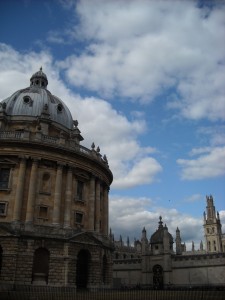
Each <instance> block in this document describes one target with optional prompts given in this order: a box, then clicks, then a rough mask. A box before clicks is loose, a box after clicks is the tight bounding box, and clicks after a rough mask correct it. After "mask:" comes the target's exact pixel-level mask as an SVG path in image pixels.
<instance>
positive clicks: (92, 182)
mask: <svg viewBox="0 0 225 300" xmlns="http://www.w3.org/2000/svg"><path fill="white" fill-rule="evenodd" d="M94 214H95V176H94V175H92V177H91V180H90V188H89V230H95V225H94V224H95V215H94Z"/></svg>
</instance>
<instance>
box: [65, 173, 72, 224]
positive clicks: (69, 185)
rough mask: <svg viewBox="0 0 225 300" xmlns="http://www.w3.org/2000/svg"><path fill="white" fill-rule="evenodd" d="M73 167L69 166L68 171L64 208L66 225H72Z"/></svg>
mask: <svg viewBox="0 0 225 300" xmlns="http://www.w3.org/2000/svg"><path fill="white" fill-rule="evenodd" d="M72 178H73V174H72V169H71V168H69V169H68V171H67V179H66V195H65V196H66V197H65V208H64V227H65V228H68V227H70V216H71V200H72Z"/></svg>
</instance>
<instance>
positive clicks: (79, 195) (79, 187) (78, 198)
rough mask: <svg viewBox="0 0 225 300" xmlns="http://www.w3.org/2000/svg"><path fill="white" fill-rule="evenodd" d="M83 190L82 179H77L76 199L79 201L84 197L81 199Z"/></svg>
mask: <svg viewBox="0 0 225 300" xmlns="http://www.w3.org/2000/svg"><path fill="white" fill-rule="evenodd" d="M83 191H84V183H83V181H80V180H78V181H77V197H76V199H77V200H79V201H84V199H83V196H84V195H83V194H84V193H83Z"/></svg>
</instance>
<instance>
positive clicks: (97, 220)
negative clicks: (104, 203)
mask: <svg viewBox="0 0 225 300" xmlns="http://www.w3.org/2000/svg"><path fill="white" fill-rule="evenodd" d="M95 230H96V231H97V232H99V231H100V181H99V180H97V182H96V196H95Z"/></svg>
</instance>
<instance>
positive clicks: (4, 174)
mask: <svg viewBox="0 0 225 300" xmlns="http://www.w3.org/2000/svg"><path fill="white" fill-rule="evenodd" d="M9 175H10V168H0V189H2V190H4V189H8V187H9Z"/></svg>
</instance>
